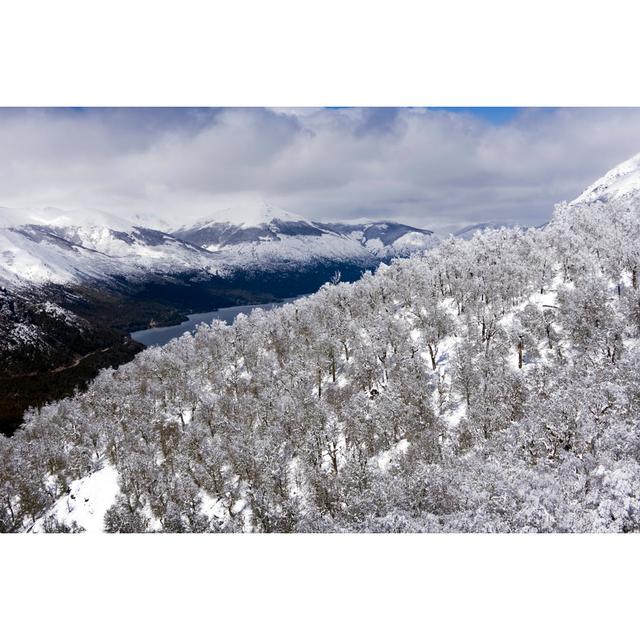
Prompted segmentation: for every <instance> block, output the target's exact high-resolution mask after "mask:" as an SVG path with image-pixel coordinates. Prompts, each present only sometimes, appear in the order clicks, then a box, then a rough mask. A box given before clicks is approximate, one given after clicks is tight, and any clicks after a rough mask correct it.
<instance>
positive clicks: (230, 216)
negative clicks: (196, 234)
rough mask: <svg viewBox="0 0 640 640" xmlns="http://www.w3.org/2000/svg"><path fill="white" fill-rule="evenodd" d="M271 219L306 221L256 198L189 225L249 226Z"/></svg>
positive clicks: (261, 223)
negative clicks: (221, 224)
mask: <svg viewBox="0 0 640 640" xmlns="http://www.w3.org/2000/svg"><path fill="white" fill-rule="evenodd" d="M272 220H283V221H286V222H307V220H306V218H304V216H301V215H298V214H296V213H291V212H290V211H286V210H285V209H281V208H280V207H277V206H275V205H273V204H270V203H268V202H265V201H264V200H256V201H253V202H248V203H245V204H239V205H235V206H233V207H228V208H226V209H222V210H220V211H216V212H215V213H213V214H212V215H210V216H207V217H205V218H202V219H200V220H198V221H196V222H195V223H193V224H192V225H190V227H191V228H201V229H202V228H206V227H208V226H212V225H216V224H220V223H229V224H233V225H235V226H238V227H245V228H250V227H259V226H261V225H263V224H269V223H270V222H271V221H272Z"/></svg>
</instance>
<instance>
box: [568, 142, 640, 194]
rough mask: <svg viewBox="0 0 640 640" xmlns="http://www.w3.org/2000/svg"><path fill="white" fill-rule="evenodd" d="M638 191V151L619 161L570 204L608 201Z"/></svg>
mask: <svg viewBox="0 0 640 640" xmlns="http://www.w3.org/2000/svg"><path fill="white" fill-rule="evenodd" d="M638 191H640V153H638V154H636V155H635V156H633V157H632V158H629V159H628V160H625V161H624V162H622V163H620V164H619V165H618V166H617V167H614V168H613V169H611V171H609V172H608V173H606V174H605V175H604V176H603V177H602V178H600V179H599V180H597V181H596V182H594V183H593V184H592V185H591V186H590V187H588V188H587V189H585V190H584V191H583V192H582V194H580V195H579V196H578V197H577V198H576V199H575V200H573V201H572V202H571V204H588V203H591V202H596V201H601V202H608V201H610V200H615V199H617V198H621V197H625V196H629V195H631V194H634V193H637V192H638Z"/></svg>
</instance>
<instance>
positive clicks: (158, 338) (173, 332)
mask: <svg viewBox="0 0 640 640" xmlns="http://www.w3.org/2000/svg"><path fill="white" fill-rule="evenodd" d="M299 297H302V296H296V297H295V298H285V299H284V300H282V301H281V302H269V303H268V304H247V305H241V306H238V307H227V308H225V309H218V310H217V311H208V312H206V313H192V314H191V315H189V316H187V317H188V318H189V319H188V320H185V321H184V322H182V323H181V324H176V325H173V326H171V327H154V328H153V329H143V330H142V331H134V332H133V333H132V334H131V337H132V338H133V339H134V340H135V341H136V342H140V343H142V344H143V345H145V346H146V347H159V346H162V345H163V344H167V342H169V340H173V338H178V337H179V336H181V335H182V334H183V333H186V332H187V331H189V332H191V333H193V332H194V331H195V329H196V327H197V326H198V325H199V324H201V323H203V322H206V323H210V322H212V321H213V320H224V321H225V322H227V323H228V324H231V323H232V322H233V321H234V320H235V318H236V316H237V315H238V314H240V313H244V314H249V313H251V311H252V310H253V309H275V308H276V307H281V306H282V305H283V304H286V303H287V302H292V301H293V300H297V299H298V298H299Z"/></svg>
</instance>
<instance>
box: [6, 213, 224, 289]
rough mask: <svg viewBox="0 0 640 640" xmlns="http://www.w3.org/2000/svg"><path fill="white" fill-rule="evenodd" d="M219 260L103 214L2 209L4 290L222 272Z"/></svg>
mask: <svg viewBox="0 0 640 640" xmlns="http://www.w3.org/2000/svg"><path fill="white" fill-rule="evenodd" d="M219 262H220V261H219V260H217V259H216V257H215V256H213V255H211V254H209V253H207V252H203V251H202V250H200V249H199V248H197V247H194V246H192V245H189V244H188V243H185V242H183V241H182V240H179V239H177V238H175V237H173V236H171V235H170V234H167V233H164V232H162V231H157V230H155V229H151V228H148V227H144V226H138V225H136V224H135V223H131V222H128V221H126V220H124V219H122V218H120V217H118V216H114V215H112V214H108V213H105V212H101V211H94V210H88V211H64V210H60V209H52V208H48V209H40V210H37V209H29V210H16V209H0V284H3V285H5V286H12V285H13V286H16V285H17V286H25V285H26V286H28V285H32V284H36V285H42V284H46V283H53V284H78V283H86V282H95V281H96V280H105V279H110V278H112V277H114V276H126V277H129V278H132V279H141V278H144V277H145V276H148V275H149V274H158V273H160V274H169V273H179V272H183V271H193V270H204V271H208V272H211V273H217V272H219V270H220V269H221V268H222V267H221V265H220V264H219Z"/></svg>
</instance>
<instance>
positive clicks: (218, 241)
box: [173, 202, 374, 269]
mask: <svg viewBox="0 0 640 640" xmlns="http://www.w3.org/2000/svg"><path fill="white" fill-rule="evenodd" d="M173 235H174V236H175V237H176V238H179V239H180V240H183V241H185V242H189V243H190V244H192V245H195V246H198V247H200V248H202V249H205V250H207V251H210V252H216V253H217V254H218V255H220V256H221V257H222V259H223V260H224V262H226V263H227V264H229V265H232V266H233V267H235V268H238V267H240V268H243V267H248V268H255V267H256V266H259V265H262V266H265V267H267V268H271V269H280V268H282V266H283V265H290V264H291V263H296V264H310V263H314V262H327V261H330V262H349V263H354V264H361V265H363V266H368V265H370V264H372V263H373V262H374V260H373V255H372V253H371V252H370V251H368V250H367V249H366V248H365V247H363V246H362V245H361V244H360V243H359V242H356V241H354V239H353V238H351V237H349V236H347V235H345V234H342V233H339V232H337V231H333V230H331V229H328V228H323V227H322V226H321V225H319V224H318V223H315V222H311V221H309V220H307V219H306V218H304V217H302V216H300V215H298V214H295V213H291V212H289V211H285V210H284V209H280V208H278V207H275V206H273V205H270V204H267V203H264V202H260V203H257V204H254V205H249V206H243V207H237V208H231V209H225V210H223V211H219V212H217V213H214V214H213V215H212V216H211V217H209V218H206V219H204V220H199V221H197V222H195V223H194V224H191V225H189V226H186V227H184V226H183V227H181V228H179V229H177V230H176V231H174V232H173Z"/></svg>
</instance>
